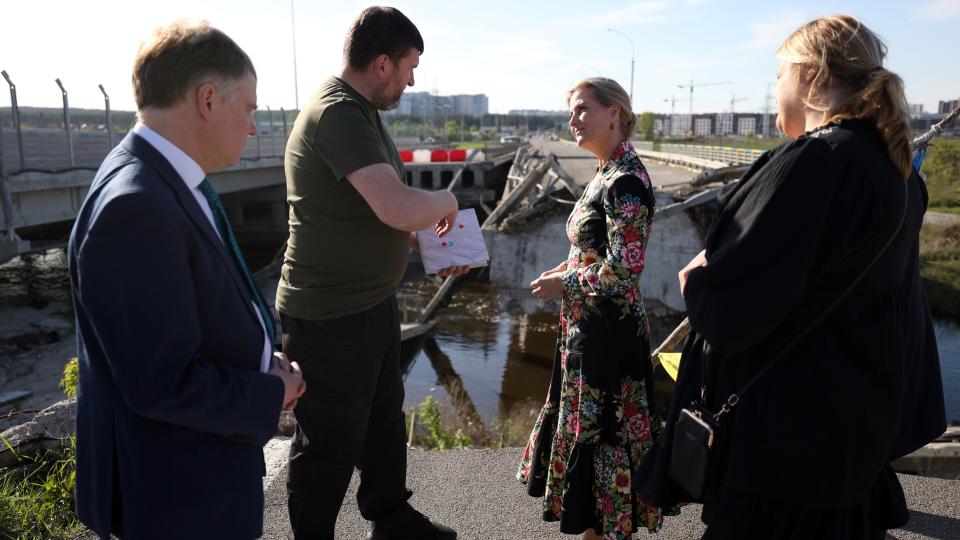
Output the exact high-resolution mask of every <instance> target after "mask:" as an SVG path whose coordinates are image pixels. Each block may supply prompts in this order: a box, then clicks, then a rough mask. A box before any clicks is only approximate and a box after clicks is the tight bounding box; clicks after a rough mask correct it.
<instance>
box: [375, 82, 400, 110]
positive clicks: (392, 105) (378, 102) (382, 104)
mask: <svg viewBox="0 0 960 540" xmlns="http://www.w3.org/2000/svg"><path fill="white" fill-rule="evenodd" d="M389 91H390V87H389V86H384V87H383V88H381V89H379V90H376V91H374V93H373V98H372V99H371V100H370V102H371V103H373V106H374V107H376V108H377V110H378V111H389V110H392V109H396V108H397V107H399V106H400V96H402V95H403V89H400V92H399V93H397V95H396V96H391V95H390V94H388V92H389Z"/></svg>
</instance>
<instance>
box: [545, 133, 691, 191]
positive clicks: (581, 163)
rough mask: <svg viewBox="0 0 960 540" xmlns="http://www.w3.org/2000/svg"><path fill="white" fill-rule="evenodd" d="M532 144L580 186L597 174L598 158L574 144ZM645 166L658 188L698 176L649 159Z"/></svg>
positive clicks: (682, 182) (558, 142) (563, 142)
mask: <svg viewBox="0 0 960 540" xmlns="http://www.w3.org/2000/svg"><path fill="white" fill-rule="evenodd" d="M531 143H532V144H533V146H534V147H535V148H538V149H540V151H541V152H542V153H544V154H546V153H552V154H554V155H555V156H557V160H558V161H559V162H560V166H561V167H563V170H565V171H567V173H568V174H569V175H570V176H571V177H573V179H574V180H576V181H577V183H578V184H580V185H586V184H587V183H588V182H589V181H590V180H591V179H592V178H593V175H594V173H596V170H597V158H596V157H595V156H594V155H593V154H591V153H590V152H587V151H586V150H583V149H581V148H580V147H578V146H577V145H576V144H574V143H571V142H567V141H550V140H548V139H544V138H536V139H533V140H532V141H531ZM643 164H644V166H646V168H647V172H648V173H649V174H650V179H651V180H652V181H653V185H654V186H655V187H657V188H664V187H669V186H675V185H679V184H686V183H688V182H690V180H692V179H693V177H694V176H696V174H697V173H696V172H694V171H692V170H690V169H685V168H682V167H673V166H670V165H663V164H661V163H658V162H656V161H653V160H649V159H648V160H644V161H643Z"/></svg>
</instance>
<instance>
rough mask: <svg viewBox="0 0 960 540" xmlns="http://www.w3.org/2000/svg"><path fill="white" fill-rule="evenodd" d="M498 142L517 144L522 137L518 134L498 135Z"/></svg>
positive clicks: (520, 141)
mask: <svg viewBox="0 0 960 540" xmlns="http://www.w3.org/2000/svg"><path fill="white" fill-rule="evenodd" d="M500 142H501V143H503V144H518V143H522V142H523V138H522V137H520V136H519V135H504V136H502V137H500Z"/></svg>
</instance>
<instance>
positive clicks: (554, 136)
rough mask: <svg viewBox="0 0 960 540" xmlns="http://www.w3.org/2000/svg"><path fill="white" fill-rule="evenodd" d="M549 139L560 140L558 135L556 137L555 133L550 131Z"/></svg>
mask: <svg viewBox="0 0 960 540" xmlns="http://www.w3.org/2000/svg"><path fill="white" fill-rule="evenodd" d="M550 140H551V141H559V140H560V137H558V136H557V134H556V133H551V134H550Z"/></svg>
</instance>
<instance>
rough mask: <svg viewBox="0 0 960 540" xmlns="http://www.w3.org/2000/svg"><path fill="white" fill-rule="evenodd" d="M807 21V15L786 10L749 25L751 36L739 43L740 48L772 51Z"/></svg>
mask: <svg viewBox="0 0 960 540" xmlns="http://www.w3.org/2000/svg"><path fill="white" fill-rule="evenodd" d="M805 22H807V17H805V16H804V15H803V14H802V13H800V12H798V11H786V12H783V13H781V14H780V15H778V16H777V17H776V18H774V19H770V20H767V21H764V22H761V23H757V24H754V25H752V26H751V27H750V31H751V33H752V34H753V38H752V39H750V40H749V41H747V42H745V43H743V44H741V45H740V49H741V50H766V51H771V52H773V51H774V50H776V49H777V47H779V46H780V44H781V43H783V40H785V39H787V36H789V35H790V34H791V33H792V32H793V31H794V30H796V29H797V28H799V27H800V25H802V24H803V23H805Z"/></svg>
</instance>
